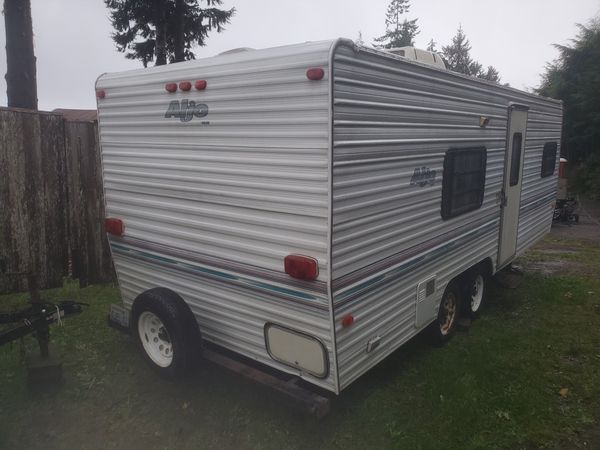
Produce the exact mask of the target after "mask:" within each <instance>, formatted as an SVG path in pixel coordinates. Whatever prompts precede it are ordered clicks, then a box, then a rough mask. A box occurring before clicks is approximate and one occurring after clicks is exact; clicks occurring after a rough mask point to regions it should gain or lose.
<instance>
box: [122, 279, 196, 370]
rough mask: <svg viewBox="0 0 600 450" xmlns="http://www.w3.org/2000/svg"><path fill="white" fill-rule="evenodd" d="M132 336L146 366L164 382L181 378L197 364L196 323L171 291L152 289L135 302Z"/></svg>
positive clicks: (185, 306) (132, 317)
mask: <svg viewBox="0 0 600 450" xmlns="http://www.w3.org/2000/svg"><path fill="white" fill-rule="evenodd" d="M157 319H158V320H157ZM131 332H132V334H133V336H134V339H135V340H136V342H137V345H138V348H139V349H140V352H141V353H142V356H143V357H144V359H145V360H146V362H147V363H148V364H149V365H150V366H151V367H152V368H153V369H154V370H155V371H156V372H157V373H158V374H159V375H161V376H162V377H164V378H168V379H175V378H179V377H180V376H182V375H184V374H186V373H188V372H189V371H190V369H192V368H193V367H194V365H195V363H196V362H197V360H198V355H199V349H200V330H199V329H198V324H197V322H196V319H195V318H194V315H193V314H192V312H191V311H190V309H189V307H188V306H187V305H186V304H185V302H184V301H183V300H182V299H181V297H179V296H178V295H177V294H175V293H174V292H172V291H170V290H169V289H165V288H154V289H150V290H148V291H146V292H144V293H143V294H141V295H140V296H139V297H138V298H137V299H136V300H135V302H134V304H133V308H132V315H131Z"/></svg>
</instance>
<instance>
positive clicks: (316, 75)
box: [306, 67, 325, 81]
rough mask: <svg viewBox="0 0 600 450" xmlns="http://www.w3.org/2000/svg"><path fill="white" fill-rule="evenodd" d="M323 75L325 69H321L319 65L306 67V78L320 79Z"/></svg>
mask: <svg viewBox="0 0 600 450" xmlns="http://www.w3.org/2000/svg"><path fill="white" fill-rule="evenodd" d="M324 76H325V71H324V70H323V69H321V68H320V67H313V68H311V69H308V70H307V71H306V78H308V79H309V80H313V81H316V80H320V79H322V78H323V77H324Z"/></svg>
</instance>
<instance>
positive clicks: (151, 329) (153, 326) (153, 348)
mask: <svg viewBox="0 0 600 450" xmlns="http://www.w3.org/2000/svg"><path fill="white" fill-rule="evenodd" d="M138 333H139V336H140V341H141V342H142V346H143V347H144V351H145V352H146V354H147V355H148V356H149V357H150V359H151V360H152V362H154V363H155V364H156V365H157V366H159V367H168V366H170V365H171V363H172V362H173V345H172V343H171V338H170V336H169V332H168V331H167V329H166V327H165V325H164V324H163V323H162V321H161V320H160V319H159V317H158V316H157V315H156V314H154V313H152V312H150V311H144V312H143V313H142V314H140V317H139V318H138Z"/></svg>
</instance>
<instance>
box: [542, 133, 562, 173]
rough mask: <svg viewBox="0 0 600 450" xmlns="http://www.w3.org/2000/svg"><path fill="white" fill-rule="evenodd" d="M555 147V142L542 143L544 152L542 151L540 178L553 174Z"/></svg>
mask: <svg viewBox="0 0 600 450" xmlns="http://www.w3.org/2000/svg"><path fill="white" fill-rule="evenodd" d="M557 149H558V144H557V143H556V142H546V143H545V144H544V152H543V153H542V178H544V177H549V176H551V175H554V167H555V166H556V151H557Z"/></svg>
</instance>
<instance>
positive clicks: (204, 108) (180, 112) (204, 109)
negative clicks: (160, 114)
mask: <svg viewBox="0 0 600 450" xmlns="http://www.w3.org/2000/svg"><path fill="white" fill-rule="evenodd" d="M207 114H208V105H206V104H205V103H196V102H195V101H194V100H181V102H179V100H173V101H172V102H171V103H169V107H168V108H167V112H166V113H165V119H170V118H172V117H177V118H178V119H179V120H181V121H182V122H189V121H190V120H192V119H193V118H194V117H204V116H206V115H207Z"/></svg>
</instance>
